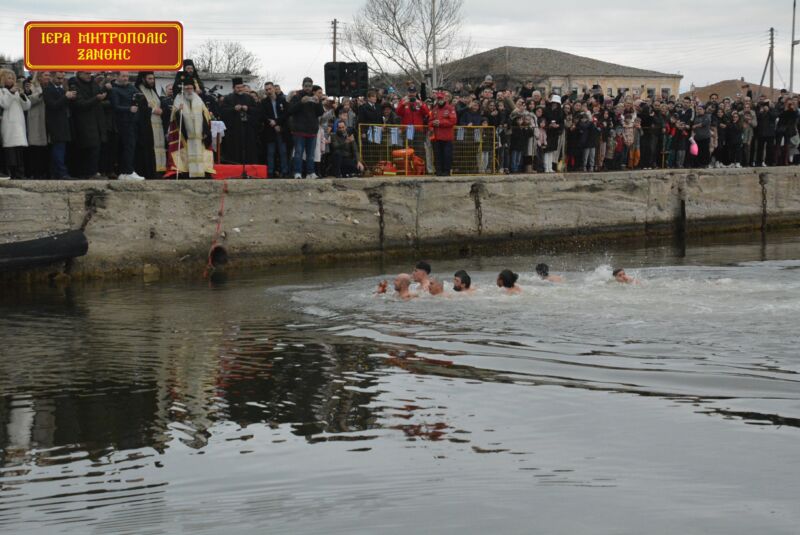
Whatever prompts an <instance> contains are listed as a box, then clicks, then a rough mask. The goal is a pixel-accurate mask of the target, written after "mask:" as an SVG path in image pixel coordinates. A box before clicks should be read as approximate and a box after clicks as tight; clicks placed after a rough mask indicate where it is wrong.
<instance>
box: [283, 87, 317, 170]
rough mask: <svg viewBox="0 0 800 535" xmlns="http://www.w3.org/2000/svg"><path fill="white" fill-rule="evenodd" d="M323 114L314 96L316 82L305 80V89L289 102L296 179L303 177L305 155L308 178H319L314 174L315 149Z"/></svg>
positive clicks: (288, 113) (288, 110)
mask: <svg viewBox="0 0 800 535" xmlns="http://www.w3.org/2000/svg"><path fill="white" fill-rule="evenodd" d="M322 114H323V109H322V103H320V101H319V98H318V97H316V96H314V81H313V80H312V79H311V78H309V77H305V78H303V88H302V89H301V90H300V91H298V92H297V93H296V94H295V95H294V97H292V99H291V100H290V101H289V106H288V109H287V115H288V116H289V117H290V121H291V125H292V135H293V137H294V177H295V178H302V177H303V155H304V154H305V163H306V167H305V176H306V178H317V174H316V173H315V172H314V149H315V147H316V143H317V135H318V134H319V117H320V116H321V115H322Z"/></svg>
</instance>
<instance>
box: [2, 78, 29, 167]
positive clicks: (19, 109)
mask: <svg viewBox="0 0 800 535" xmlns="http://www.w3.org/2000/svg"><path fill="white" fill-rule="evenodd" d="M0 108H2V109H3V120H2V121H0V136H2V138H3V151H4V155H5V160H6V167H7V168H8V174H9V176H10V178H25V176H26V175H25V152H24V150H25V147H27V146H28V134H27V128H26V125H25V112H26V111H28V110H30V109H31V101H30V99H29V98H28V97H27V96H26V95H25V91H24V90H23V88H21V87H20V86H19V84H18V83H17V75H16V74H14V71H11V70H9V69H0Z"/></svg>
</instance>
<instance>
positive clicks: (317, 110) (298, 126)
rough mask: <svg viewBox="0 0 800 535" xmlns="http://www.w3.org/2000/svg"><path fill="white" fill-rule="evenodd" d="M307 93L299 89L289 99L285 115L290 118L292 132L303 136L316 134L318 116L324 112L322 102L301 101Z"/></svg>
mask: <svg viewBox="0 0 800 535" xmlns="http://www.w3.org/2000/svg"><path fill="white" fill-rule="evenodd" d="M307 96H310V95H307V94H305V93H303V92H302V91H299V92H298V93H297V94H296V95H295V96H294V97H292V100H290V101H289V106H288V109H287V110H286V113H287V115H288V116H289V117H290V118H291V127H292V133H293V134H302V135H305V136H311V135H317V132H318V131H319V117H320V116H321V115H322V114H323V113H324V110H323V109H322V104H321V103H319V102H314V101H308V102H303V101H302V99H303V97H307Z"/></svg>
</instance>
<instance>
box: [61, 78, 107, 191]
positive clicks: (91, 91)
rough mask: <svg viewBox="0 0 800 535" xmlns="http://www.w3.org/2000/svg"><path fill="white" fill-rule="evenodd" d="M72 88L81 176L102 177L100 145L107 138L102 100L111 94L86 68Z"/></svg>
mask: <svg viewBox="0 0 800 535" xmlns="http://www.w3.org/2000/svg"><path fill="white" fill-rule="evenodd" d="M70 91H75V92H76V96H75V99H74V100H72V107H71V108H70V109H71V111H72V127H73V129H74V133H75V136H74V141H73V143H74V144H75V146H76V151H75V156H76V160H77V162H76V167H77V168H78V176H80V177H81V178H95V179H96V178H103V177H102V176H100V174H99V173H98V172H97V169H98V165H99V163H100V146H101V145H102V144H103V142H104V141H105V139H106V132H105V128H104V120H103V107H102V103H103V101H105V100H106V98H107V97H108V93H107V92H106V91H105V90H104V88H100V87H98V86H97V84H95V83H94V82H93V81H92V75H91V73H89V72H87V71H78V73H77V76H76V79H75V84H74V86H71V87H70Z"/></svg>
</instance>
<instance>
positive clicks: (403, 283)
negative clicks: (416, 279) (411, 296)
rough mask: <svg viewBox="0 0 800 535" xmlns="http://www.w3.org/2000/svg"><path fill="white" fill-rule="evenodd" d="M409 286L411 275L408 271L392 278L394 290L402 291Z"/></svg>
mask: <svg viewBox="0 0 800 535" xmlns="http://www.w3.org/2000/svg"><path fill="white" fill-rule="evenodd" d="M409 286H411V276H410V275H409V274H408V273H401V274H399V275H398V276H397V277H395V279H394V291H395V292H402V291H405V290H408V287H409Z"/></svg>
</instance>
